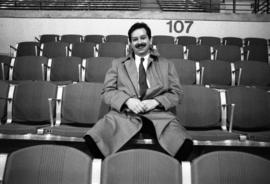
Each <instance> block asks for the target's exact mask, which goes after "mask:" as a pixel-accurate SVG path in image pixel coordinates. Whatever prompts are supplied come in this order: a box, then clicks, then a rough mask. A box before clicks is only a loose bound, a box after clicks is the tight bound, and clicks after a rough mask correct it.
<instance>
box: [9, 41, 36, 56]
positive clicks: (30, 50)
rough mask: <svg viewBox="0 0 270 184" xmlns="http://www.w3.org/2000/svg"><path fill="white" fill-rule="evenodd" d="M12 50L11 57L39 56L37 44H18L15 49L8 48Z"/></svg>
mask: <svg viewBox="0 0 270 184" xmlns="http://www.w3.org/2000/svg"><path fill="white" fill-rule="evenodd" d="M10 47H11V48H12V49H14V51H15V52H14V53H13V56H14V57H20V56H38V55H39V50H40V48H39V43H38V42H20V43H18V44H16V46H15V47H13V46H10Z"/></svg>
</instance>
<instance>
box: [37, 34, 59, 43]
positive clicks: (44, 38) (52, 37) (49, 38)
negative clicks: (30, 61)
mask: <svg viewBox="0 0 270 184" xmlns="http://www.w3.org/2000/svg"><path fill="white" fill-rule="evenodd" d="M36 39H37V40H38V41H39V43H40V44H42V43H47V42H58V41H59V40H60V36H59V35H57V34H42V35H40V37H39V38H36Z"/></svg>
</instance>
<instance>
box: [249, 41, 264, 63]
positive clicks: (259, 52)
mask: <svg viewBox="0 0 270 184" xmlns="http://www.w3.org/2000/svg"><path fill="white" fill-rule="evenodd" d="M245 53H246V59H247V60H249V61H262V62H265V63H268V62H269V61H268V60H269V58H268V47H267V46H263V45H262V46H261V45H250V46H247V47H245Z"/></svg>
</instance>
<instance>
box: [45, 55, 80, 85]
mask: <svg viewBox="0 0 270 184" xmlns="http://www.w3.org/2000/svg"><path fill="white" fill-rule="evenodd" d="M81 63H82V59H81V58H79V57H55V58H51V59H49V60H48V65H47V77H46V79H47V81H71V82H78V81H79V80H80V65H81Z"/></svg>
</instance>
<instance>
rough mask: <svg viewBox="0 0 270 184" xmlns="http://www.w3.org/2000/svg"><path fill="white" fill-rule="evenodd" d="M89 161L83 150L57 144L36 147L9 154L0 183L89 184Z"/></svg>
mask: <svg viewBox="0 0 270 184" xmlns="http://www.w3.org/2000/svg"><path fill="white" fill-rule="evenodd" d="M91 165H92V159H91V158H90V157H89V156H88V155H87V154H85V153H83V152H82V151H80V150H78V149H75V148H72V147H68V146H60V145H36V146H30V147H26V148H21V149H19V150H17V151H14V152H13V153H11V154H10V155H9V156H8V158H7V162H6V167H5V172H4V180H3V183H8V184H16V183H27V184H37V183H44V184H74V183H80V184H89V183H91V177H93V176H91V172H92V171H91V170H92V169H91Z"/></svg>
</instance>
